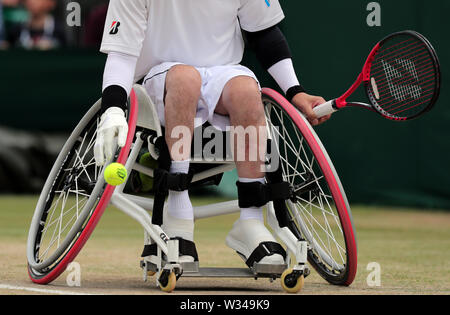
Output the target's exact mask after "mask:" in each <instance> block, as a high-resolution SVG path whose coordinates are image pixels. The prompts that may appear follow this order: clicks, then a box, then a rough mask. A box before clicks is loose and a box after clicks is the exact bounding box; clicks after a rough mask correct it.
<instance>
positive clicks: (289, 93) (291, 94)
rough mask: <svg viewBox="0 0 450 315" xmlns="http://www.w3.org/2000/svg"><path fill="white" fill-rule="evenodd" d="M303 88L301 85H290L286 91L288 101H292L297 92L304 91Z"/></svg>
mask: <svg viewBox="0 0 450 315" xmlns="http://www.w3.org/2000/svg"><path fill="white" fill-rule="evenodd" d="M305 92H306V91H305V89H304V88H303V86H301V85H295V86H293V87H291V88H290V89H289V90H287V91H286V99H287V100H288V101H289V102H292V99H293V98H294V96H295V95H297V94H299V93H305Z"/></svg>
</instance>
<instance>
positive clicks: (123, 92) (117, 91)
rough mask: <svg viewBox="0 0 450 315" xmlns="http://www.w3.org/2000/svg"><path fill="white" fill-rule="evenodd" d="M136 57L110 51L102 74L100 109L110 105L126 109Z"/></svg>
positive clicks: (105, 108) (104, 109) (103, 109)
mask: <svg viewBox="0 0 450 315" xmlns="http://www.w3.org/2000/svg"><path fill="white" fill-rule="evenodd" d="M136 63H137V57H134V56H130V55H127V54H122V53H115V52H111V53H109V54H108V59H107V61H106V65H105V71H104V74H103V89H102V91H103V94H102V111H103V112H104V111H106V110H107V109H108V108H110V107H120V108H122V109H126V102H127V98H128V96H129V95H130V91H131V88H132V85H133V81H134V73H135V69H136Z"/></svg>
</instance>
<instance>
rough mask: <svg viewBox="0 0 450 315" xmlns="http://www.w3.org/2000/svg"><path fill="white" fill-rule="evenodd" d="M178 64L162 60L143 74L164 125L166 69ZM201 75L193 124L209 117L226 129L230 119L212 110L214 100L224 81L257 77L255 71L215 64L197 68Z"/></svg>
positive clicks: (217, 99) (214, 124)
mask: <svg viewBox="0 0 450 315" xmlns="http://www.w3.org/2000/svg"><path fill="white" fill-rule="evenodd" d="M177 64H181V63H176V62H165V63H162V64H160V65H158V66H155V67H154V68H153V69H151V70H150V72H149V74H148V75H147V76H146V77H145V78H144V83H143V85H144V87H145V89H146V90H147V93H148V95H149V96H150V98H151V100H152V101H153V103H154V104H155V105H156V110H157V112H158V116H159V120H160V121H161V124H162V125H163V126H165V119H164V88H165V82H166V75H167V72H168V71H169V70H170V68H172V67H173V66H175V65H177ZM196 69H197V71H198V72H199V73H200V76H201V78H202V88H201V94H200V98H199V101H198V106H197V115H196V119H195V127H199V126H201V125H203V124H204V123H205V122H206V121H208V122H209V123H210V124H211V125H213V126H214V127H216V128H218V129H219V130H226V128H227V127H228V126H230V120H229V118H228V117H226V116H222V115H219V114H215V113H214V110H215V109H216V106H217V103H218V102H219V99H220V97H221V95H222V91H223V89H224V87H225V85H226V84H227V83H228V81H230V80H231V79H233V78H235V77H238V76H248V77H251V78H253V79H255V81H256V82H258V85H259V81H258V79H257V78H256V76H255V74H254V73H253V72H252V71H251V70H250V69H248V68H246V67H244V66H242V65H228V66H215V67H208V68H197V67H196Z"/></svg>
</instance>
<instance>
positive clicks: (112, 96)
mask: <svg viewBox="0 0 450 315" xmlns="http://www.w3.org/2000/svg"><path fill="white" fill-rule="evenodd" d="M127 99H128V97H127V92H126V91H125V89H124V88H123V87H121V86H118V85H111V86H108V87H107V88H106V89H105V90H104V91H103V95H102V108H101V111H102V113H104V112H105V111H106V110H107V109H108V108H110V107H120V108H121V109H123V110H124V111H125V110H126V109H127Z"/></svg>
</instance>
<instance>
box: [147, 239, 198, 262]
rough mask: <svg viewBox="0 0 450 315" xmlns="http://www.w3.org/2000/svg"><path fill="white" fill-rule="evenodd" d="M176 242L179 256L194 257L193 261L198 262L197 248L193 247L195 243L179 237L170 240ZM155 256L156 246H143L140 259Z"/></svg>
mask: <svg viewBox="0 0 450 315" xmlns="http://www.w3.org/2000/svg"><path fill="white" fill-rule="evenodd" d="M173 239H177V240H178V251H179V254H180V256H192V257H194V261H198V253H197V248H196V247H195V243H194V242H191V241H188V240H185V239H183V238H181V237H175V238H172V240H173ZM156 255H157V245H156V244H149V245H145V246H144V250H143V251H142V254H141V257H147V256H156Z"/></svg>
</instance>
